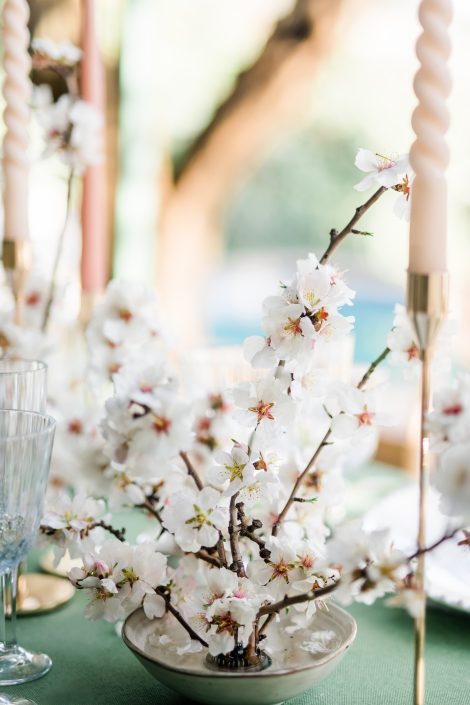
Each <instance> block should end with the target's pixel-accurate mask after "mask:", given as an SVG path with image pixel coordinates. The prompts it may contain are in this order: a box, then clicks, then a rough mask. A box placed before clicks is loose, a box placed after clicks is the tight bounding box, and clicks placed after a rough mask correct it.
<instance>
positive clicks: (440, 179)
mask: <svg viewBox="0 0 470 705" xmlns="http://www.w3.org/2000/svg"><path fill="white" fill-rule="evenodd" d="M451 18H452V0H422V1H421V4H420V7H419V19H420V23H421V26H422V32H421V35H420V37H419V39H418V42H417V45H416V54H417V57H418V59H419V62H420V66H419V69H418V72H417V74H416V77H415V81H414V90H415V93H416V97H417V98H418V106H417V108H416V110H415V111H414V113H413V120H412V124H413V129H414V132H415V134H416V140H415V142H414V143H413V146H412V148H411V152H410V162H411V166H412V168H413V170H414V172H415V175H416V176H415V179H414V181H413V184H412V191H411V218H410V258H409V269H408V292H407V310H408V315H409V317H410V320H411V323H412V325H413V327H414V330H415V334H416V342H417V345H418V348H419V352H420V358H421V362H422V370H421V430H420V461H419V507H418V537H417V544H418V559H417V560H418V564H417V569H416V573H415V583H416V585H415V587H416V589H417V591H418V592H419V594H420V596H421V601H420V613H419V615H418V617H417V618H416V621H415V679H414V704H415V705H424V700H425V636H426V592H425V589H426V586H425V568H426V558H425V549H426V518H427V517H426V514H427V494H428V485H429V470H430V468H429V455H428V454H429V437H428V432H427V429H426V417H427V413H428V411H429V409H430V397H431V375H430V365H431V360H432V355H433V350H434V346H435V343H436V338H437V334H438V332H439V328H440V326H441V324H442V321H443V320H444V317H445V315H446V312H447V292H448V275H447V262H446V255H447V247H446V236H447V182H446V178H445V170H446V168H447V165H448V162H449V149H448V146H447V144H446V141H445V133H446V132H447V129H448V126H449V111H448V109H447V106H446V100H447V97H448V95H449V93H450V89H451V77H450V72H449V68H448V64H447V62H448V57H449V54H450V37H449V31H448V28H449V24H450V21H451Z"/></svg>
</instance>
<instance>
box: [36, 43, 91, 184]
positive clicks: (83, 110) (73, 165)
mask: <svg viewBox="0 0 470 705" xmlns="http://www.w3.org/2000/svg"><path fill="white" fill-rule="evenodd" d="M31 48H32V58H33V68H35V69H39V70H41V69H48V70H52V71H53V72H55V73H56V74H59V75H60V76H61V77H62V78H63V79H64V80H65V84H66V88H67V92H65V93H63V94H62V95H61V96H60V97H59V98H58V99H57V100H56V101H54V98H53V95H52V91H51V89H50V86H49V85H48V84H46V83H43V84H41V85H39V86H38V87H37V88H36V90H35V95H34V107H35V109H36V117H37V121H38V123H39V125H40V127H41V128H42V132H43V138H44V142H45V149H44V154H43V156H44V157H49V156H52V155H58V156H59V157H60V159H61V160H62V161H63V162H64V164H65V165H66V166H67V167H68V168H69V169H70V172H71V173H73V174H75V175H80V174H83V172H84V171H85V170H86V168H87V167H88V166H90V165H93V164H99V163H100V162H101V161H102V157H103V154H102V152H103V144H102V142H103V116H102V114H101V112H100V110H98V108H96V107H95V106H94V105H93V104H92V103H89V102H87V101H85V100H82V99H81V98H80V96H79V93H78V80H77V68H78V65H79V63H80V60H81V58H82V51H81V49H79V48H78V47H76V46H74V45H73V44H71V43H70V42H61V43H55V42H52V41H50V40H48V39H43V38H37V39H34V40H33V42H32V44H31Z"/></svg>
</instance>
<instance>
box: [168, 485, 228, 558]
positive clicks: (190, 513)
mask: <svg viewBox="0 0 470 705" xmlns="http://www.w3.org/2000/svg"><path fill="white" fill-rule="evenodd" d="M221 497H222V496H221V494H220V492H217V491H216V490H214V489H213V488H211V487H205V488H204V489H203V490H201V491H200V492H189V490H185V491H181V492H177V493H176V494H174V495H172V496H170V498H169V504H168V506H166V507H165V512H164V515H163V526H164V527H165V528H166V529H167V530H168V531H171V533H172V534H174V536H175V540H176V542H177V544H178V545H179V546H180V548H181V549H182V550H183V551H188V552H194V551H199V550H200V549H201V548H202V547H203V546H206V547H208V548H210V547H212V546H215V544H216V543H217V541H218V539H219V531H222V530H224V529H226V527H227V526H228V512H227V509H226V508H225V507H222V506H220V502H221Z"/></svg>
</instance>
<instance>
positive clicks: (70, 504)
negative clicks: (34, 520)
mask: <svg viewBox="0 0 470 705" xmlns="http://www.w3.org/2000/svg"><path fill="white" fill-rule="evenodd" d="M105 510H106V505H105V503H104V501H103V500H102V499H93V498H92V497H87V496H86V495H84V494H77V495H75V497H73V498H72V497H70V496H69V495H67V494H62V495H61V496H60V497H59V498H58V499H57V501H56V503H55V506H54V507H53V508H49V509H48V510H47V511H46V513H45V515H44V518H43V520H42V523H43V524H44V525H45V526H50V527H51V528H52V529H61V530H62V531H64V532H68V533H70V534H77V533H78V534H80V532H81V531H83V530H84V529H87V528H88V527H89V526H90V524H92V523H94V522H95V521H97V520H98V518H100V517H102V516H103V514H104V512H105Z"/></svg>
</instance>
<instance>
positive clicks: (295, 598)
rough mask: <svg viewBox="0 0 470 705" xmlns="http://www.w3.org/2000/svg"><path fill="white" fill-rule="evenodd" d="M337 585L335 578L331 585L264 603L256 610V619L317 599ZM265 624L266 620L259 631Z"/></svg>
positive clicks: (334, 588)
mask: <svg viewBox="0 0 470 705" xmlns="http://www.w3.org/2000/svg"><path fill="white" fill-rule="evenodd" d="M338 585H339V580H337V581H336V582H335V583H332V584H331V585H327V586H326V587H322V588H315V589H314V590H310V591H309V592H304V593H302V594H301V595H292V596H291V597H288V596H287V595H286V596H285V597H284V598H283V599H282V600H279V602H274V603H273V604H271V605H265V606H264V607H261V608H260V609H259V611H258V614H257V619H260V617H263V616H264V615H265V614H266V615H270V614H276V613H277V612H280V611H281V610H283V609H286V608H287V607H291V606H292V605H300V604H302V603H303V602H311V601H312V600H318V599H319V598H320V597H324V596H325V595H329V594H330V593H331V592H333V590H336V588H337V587H338ZM265 626H267V625H266V622H265V623H264V624H263V626H262V627H261V630H260V631H262V630H263V629H264V628H265Z"/></svg>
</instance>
